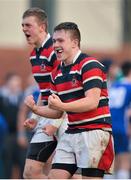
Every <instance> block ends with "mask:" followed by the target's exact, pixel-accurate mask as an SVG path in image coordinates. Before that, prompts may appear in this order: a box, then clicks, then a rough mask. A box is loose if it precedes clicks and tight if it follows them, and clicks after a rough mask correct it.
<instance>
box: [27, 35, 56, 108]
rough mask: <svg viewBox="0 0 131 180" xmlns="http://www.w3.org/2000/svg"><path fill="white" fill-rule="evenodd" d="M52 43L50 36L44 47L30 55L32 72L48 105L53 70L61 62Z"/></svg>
mask: <svg viewBox="0 0 131 180" xmlns="http://www.w3.org/2000/svg"><path fill="white" fill-rule="evenodd" d="M52 44H53V43H52V38H50V37H49V38H48V39H47V41H46V42H45V43H44V45H43V47H41V48H39V49H34V50H33V51H32V53H31V55H30V62H31V65H32V73H33V75H34V78H35V80H36V82H37V83H38V85H39V88H40V92H41V97H42V102H43V104H44V105H47V100H48V96H49V95H50V89H49V87H50V75H51V72H52V70H53V69H54V68H55V67H56V66H57V65H58V63H59V62H58V61H57V60H56V55H55V53H54V51H53V46H52Z"/></svg>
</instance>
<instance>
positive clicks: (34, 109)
mask: <svg viewBox="0 0 131 180" xmlns="http://www.w3.org/2000/svg"><path fill="white" fill-rule="evenodd" d="M32 111H33V112H34V113H36V114H37V105H36V104H34V106H33V107H32Z"/></svg>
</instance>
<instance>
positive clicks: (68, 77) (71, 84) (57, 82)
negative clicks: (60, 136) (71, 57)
mask: <svg viewBox="0 0 131 180" xmlns="http://www.w3.org/2000/svg"><path fill="white" fill-rule="evenodd" d="M95 87H97V88H100V89H101V94H100V100H99V105H98V108H97V109H95V110H91V111H88V112H82V113H75V112H67V114H68V120H69V129H86V130H87V129H105V130H108V131H111V129H112V125H111V124H112V123H111V115H110V110H109V106H108V100H109V99H108V92H107V79H106V72H105V67H104V66H103V65H102V64H101V63H100V62H99V61H97V60H96V59H95V58H94V57H90V56H88V55H86V54H83V53H80V55H79V56H78V58H77V59H76V60H75V62H74V63H73V64H71V65H67V66H64V64H63V63H61V64H60V65H59V66H58V67H57V68H55V70H54V71H53V73H52V85H51V89H52V91H53V92H54V93H56V94H58V96H59V97H60V99H61V100H62V101H63V102H65V103H66V102H73V101H74V103H75V101H76V100H79V99H81V98H84V97H85V92H86V91H88V90H90V89H92V88H95Z"/></svg>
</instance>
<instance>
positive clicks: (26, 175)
mask: <svg viewBox="0 0 131 180" xmlns="http://www.w3.org/2000/svg"><path fill="white" fill-rule="evenodd" d="M31 177H32V174H31V171H28V170H27V169H24V172H23V178H24V179H31Z"/></svg>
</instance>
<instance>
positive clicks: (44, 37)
mask: <svg viewBox="0 0 131 180" xmlns="http://www.w3.org/2000/svg"><path fill="white" fill-rule="evenodd" d="M47 34H48V33H46V32H43V33H41V34H40V35H39V41H38V42H37V43H36V45H35V47H36V48H40V47H41V46H42V44H43V42H44V41H45V39H46V37H47Z"/></svg>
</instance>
